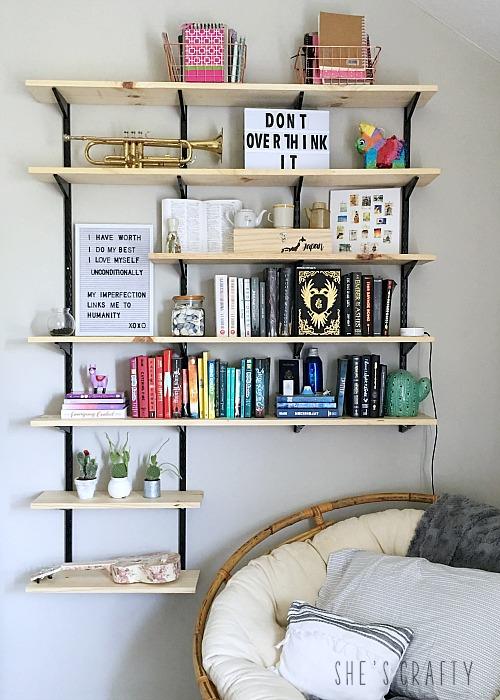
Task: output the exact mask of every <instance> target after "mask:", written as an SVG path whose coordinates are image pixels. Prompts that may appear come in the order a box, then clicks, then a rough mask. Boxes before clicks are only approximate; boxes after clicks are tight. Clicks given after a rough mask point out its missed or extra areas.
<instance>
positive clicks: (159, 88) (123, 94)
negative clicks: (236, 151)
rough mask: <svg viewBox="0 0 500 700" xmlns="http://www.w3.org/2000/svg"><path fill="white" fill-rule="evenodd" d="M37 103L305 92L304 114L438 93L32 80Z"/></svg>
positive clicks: (287, 100) (279, 96)
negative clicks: (316, 109)
mask: <svg viewBox="0 0 500 700" xmlns="http://www.w3.org/2000/svg"><path fill="white" fill-rule="evenodd" d="M26 87H27V88H28V90H29V91H30V93H31V94H32V96H33V97H34V98H35V100H37V102H43V103H46V104H48V103H55V97H54V93H53V92H52V88H57V90H59V92H60V93H61V95H62V96H63V97H64V99H65V100H66V101H67V102H69V103H70V104H80V105H148V106H167V107H174V106H177V105H178V104H179V97H178V90H182V93H183V98H184V102H185V104H186V105H187V106H188V107H202V106H206V107H212V106H217V107H291V106H292V105H293V103H294V100H295V98H296V97H297V95H298V93H299V92H303V93H304V109H308V108H311V107H322V108H328V107H354V108H358V107H369V108H372V109H379V108H385V107H405V106H406V105H407V104H408V103H409V102H410V101H411V100H412V99H413V97H414V96H415V94H416V93H417V92H420V99H419V101H418V106H419V107H422V106H424V105H425V104H427V102H428V101H429V100H430V99H431V98H432V97H433V96H434V95H435V94H436V92H437V90H438V88H437V86H436V85H301V84H298V83H295V84H294V83H292V84H290V83H285V84H267V83H264V84H261V83H241V84H234V85H231V84H227V83H211V84H203V85H201V84H193V83H169V82H133V81H125V82H121V81H114V80H27V81H26Z"/></svg>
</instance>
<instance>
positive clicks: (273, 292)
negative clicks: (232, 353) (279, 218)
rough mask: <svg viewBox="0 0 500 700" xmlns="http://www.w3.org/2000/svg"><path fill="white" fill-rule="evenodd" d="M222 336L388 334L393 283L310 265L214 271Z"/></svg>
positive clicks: (216, 314) (216, 317) (217, 326)
mask: <svg viewBox="0 0 500 700" xmlns="http://www.w3.org/2000/svg"><path fill="white" fill-rule="evenodd" d="M214 286H215V325H216V334H217V335H218V336H222V337H228V338H234V337H238V336H239V337H246V336H260V337H273V336H285V337H286V336H290V335H299V336H321V335H331V336H336V335H345V336H350V335H356V336H358V335H359V336H377V335H383V336H388V335H389V327H390V318H391V306H392V297H393V291H394V288H395V286H396V283H395V281H394V280H392V279H382V278H380V277H374V276H373V275H362V274H361V273H360V272H351V273H348V274H345V275H342V274H341V270H340V269H333V268H328V269H325V268H321V269H320V268H317V267H314V266H301V267H297V268H296V270H295V272H294V268H292V267H286V266H285V267H280V268H277V267H269V268H266V269H265V270H264V280H261V279H260V278H259V277H257V276H254V277H247V278H242V277H231V276H228V275H223V274H220V275H215V279H214Z"/></svg>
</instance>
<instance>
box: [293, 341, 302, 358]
mask: <svg viewBox="0 0 500 700" xmlns="http://www.w3.org/2000/svg"><path fill="white" fill-rule="evenodd" d="M303 348H304V343H294V344H293V359H294V360H300V354H301V352H302V350H303Z"/></svg>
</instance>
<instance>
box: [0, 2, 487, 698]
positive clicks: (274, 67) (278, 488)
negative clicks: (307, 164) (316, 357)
mask: <svg viewBox="0 0 500 700" xmlns="http://www.w3.org/2000/svg"><path fill="white" fill-rule="evenodd" d="M204 4H205V3H201V2H194V1H192V0H188V1H185V2H183V3H173V2H166V3H165V2H159V0H143V1H142V2H140V3H139V2H136V3H133V2H128V3H124V2H120V1H119V0H107V1H106V2H103V1H102V0H101V1H100V2H98V1H97V0H88V1H87V2H86V3H83V4H82V3H80V2H78V3H77V2H71V1H70V2H68V1H66V2H63V1H62V0H53V1H52V2H50V3H36V2H33V1H30V2H27V1H26V0H18V2H13V1H12V0H10V1H9V0H7V2H4V3H3V4H2V8H1V10H0V12H1V14H2V17H1V19H2V24H1V26H2V35H1V41H0V47H1V48H0V50H1V52H2V61H1V65H2V71H1V79H2V91H1V94H2V103H1V105H2V107H1V110H0V121H1V126H2V129H1V132H2V134H3V135H4V139H3V146H2V149H3V150H2V158H1V159H0V167H1V180H0V183H1V192H2V201H3V206H2V216H1V217H0V221H1V225H2V232H1V237H0V241H1V246H2V248H3V255H2V263H3V265H2V270H3V272H2V283H3V284H2V286H3V306H2V324H1V329H0V332H1V333H2V351H3V353H4V357H3V361H2V366H3V367H4V374H6V378H5V380H4V384H3V391H2V395H3V400H2V403H1V405H2V409H1V410H2V420H1V423H0V431H1V437H0V450H1V455H2V459H1V464H2V482H3V488H2V489H1V492H0V499H1V502H2V510H1V515H2V531H3V533H4V536H3V538H2V539H3V542H2V565H1V572H2V579H3V583H4V587H5V595H4V596H3V603H4V610H3V614H2V621H3V631H2V653H1V655H0V658H1V664H2V667H3V670H2V679H1V682H0V697H5V698H7V697H8V698H10V699H11V700H21V699H22V700H24V699H25V698H33V699H34V700H49V698H51V697H52V696H53V693H54V691H55V692H56V693H57V694H58V695H60V696H61V697H71V698H73V700H87V699H90V698H92V699H93V700H96V699H99V700H101V699H102V700H104V699H108V698H109V699H112V700H115V699H116V700H118V698H120V700H125V699H128V700H132V698H141V699H142V700H163V698H174V697H175V698H178V699H179V700H180V699H181V698H182V700H187V699H188V698H193V697H196V690H195V686H194V682H193V679H192V671H191V632H192V626H193V621H194V618H195V614H196V612H197V609H198V605H199V603H200V600H201V596H202V594H203V593H204V591H205V590H206V588H207V586H208V584H209V582H210V579H211V576H212V574H213V573H214V571H215V569H216V567H217V566H218V565H220V563H221V562H222V560H223V558H224V557H225V556H226V555H227V554H229V553H230V552H231V551H232V550H233V549H234V548H235V547H236V546H237V545H238V544H239V543H240V542H241V541H242V540H243V538H246V537H247V535H250V534H251V533H253V532H254V531H255V530H256V529H258V528H259V527H261V526H264V525H266V524H267V523H269V522H271V521H272V520H274V519H276V518H278V517H279V516H281V515H285V514H286V513H288V512H291V511H292V510H293V509H295V508H300V507H302V506H303V505H305V504H308V503H311V502H316V501H319V500H322V499H325V498H330V497H338V496H341V495H348V494H355V493H363V492H370V491H376V490H385V489H387V490H392V489H395V490H400V489H427V488H428V487H429V478H428V469H429V456H430V447H431V446H432V437H433V435H432V433H431V431H430V430H429V431H426V430H425V429H421V428H417V429H414V430H412V431H411V432H409V433H407V434H405V435H400V434H399V433H398V432H397V431H396V430H395V429H390V428H382V429H373V428H372V429H370V428H366V429H356V428H340V429H331V430H328V429H322V428H317V429H307V430H305V431H304V432H303V433H301V434H300V435H294V434H293V433H292V432H291V431H290V430H289V429H287V428H281V429H278V428H276V429H274V428H273V429H266V430H264V429H260V430H259V429H257V428H256V429H253V428H251V429H243V428H235V429H232V430H229V429H228V430H222V429H220V430H217V429H192V430H190V432H189V449H188V457H189V481H188V487H191V488H199V489H203V490H204V491H205V494H206V498H205V502H204V504H203V507H202V509H201V510H199V511H195V512H190V513H188V542H189V545H188V566H189V567H191V568H200V569H201V570H202V576H201V580H200V587H199V595H197V596H195V597H189V596H180V597H176V598H173V597H172V598H171V597H168V596H165V597H160V596H153V595H151V596H138V597H136V596H130V597H128V596H88V597H84V596H47V597H42V596H27V595H26V594H25V593H24V585H25V582H26V579H27V577H28V576H29V573H30V571H32V570H33V569H34V568H37V567H39V566H40V565H44V564H48V563H51V562H54V561H59V560H60V559H61V557H62V543H63V529H62V525H63V521H62V515H61V514H60V513H57V512H46V513H39V512H32V511H30V510H29V502H30V499H31V498H32V497H33V495H35V494H37V493H38V492H39V491H41V490H44V489H60V488H62V487H63V482H62V474H63V438H62V435H61V434H59V433H58V432H57V431H56V430H49V429H47V430H34V429H30V428H29V426H28V421H29V419H30V417H31V416H34V415H37V414H40V413H42V412H44V411H47V410H49V411H50V410H53V411H54V410H57V407H58V405H59V402H60V399H61V394H62V391H63V384H62V378H63V374H62V372H63V359H62V356H61V355H60V354H59V353H58V352H57V350H55V349H54V348H50V347H33V346H32V347H28V346H27V345H26V342H25V339H26V336H28V335H30V334H32V333H36V332H42V333H43V332H44V318H45V315H46V313H47V311H48V310H49V309H50V308H51V307H52V306H56V305H59V304H60V303H61V302H62V299H63V286H62V285H63V276H62V271H63V259H62V255H63V248H62V241H63V236H62V200H61V197H60V195H59V193H58V192H57V189H56V187H55V186H49V185H43V184H40V183H38V182H36V181H34V180H31V179H30V178H29V177H28V176H27V174H26V168H27V166H28V165H29V164H32V165H46V164H50V163H60V162H61V161H60V158H61V144H60V120H59V115H58V112H57V110H56V108H55V107H49V106H46V105H40V104H37V103H36V102H34V101H33V100H32V99H31V98H30V96H29V95H28V93H27V91H26V90H25V89H24V87H23V82H24V80H25V79H26V78H61V79H62V78H67V79H77V78H80V79H116V80H141V79H142V80H163V79H164V78H165V70H164V64H163V55H162V46H161V36H160V32H161V31H162V29H164V28H167V29H168V30H169V31H170V32H171V34H172V35H173V34H174V32H175V31H176V28H177V26H178V25H179V24H180V23H181V22H182V21H185V20H188V19H191V18H193V19H206V20H223V21H225V22H227V23H229V24H230V25H233V26H235V27H236V28H238V29H239V30H240V31H246V32H247V36H248V44H249V64H248V81H262V82H280V81H289V80H292V75H291V70H290V61H289V57H290V56H291V55H292V54H293V53H294V51H295V48H296V46H297V44H298V43H299V42H300V40H301V36H302V35H303V33H304V31H305V30H306V29H308V30H310V29H314V27H315V22H316V16H317V12H318V11H319V10H320V9H326V10H333V9H335V10H337V11H350V12H359V13H365V14H366V15H367V20H368V27H369V30H370V34H371V36H372V40H373V41H374V42H379V43H381V44H382V45H383V48H384V51H383V54H382V58H381V61H380V70H379V74H378V82H380V83H383V82H387V83H409V82H422V83H433V82H436V83H438V84H439V86H440V92H439V95H438V97H437V98H435V99H433V100H432V102H431V103H430V104H429V106H428V107H427V108H425V109H424V110H422V111H418V112H417V114H416V116H415V119H414V130H413V133H414V149H413V154H414V155H413V163H414V165H415V166H418V165H428V166H440V167H442V169H443V174H442V177H441V178H440V179H439V180H438V181H437V182H436V183H435V184H434V185H432V186H431V187H429V188H427V189H422V190H418V191H417V192H415V194H414V196H413V199H412V231H411V235H412V241H413V242H412V245H411V248H412V249H413V250H415V251H421V252H435V253H437V255H438V256H439V261H438V263H437V264H435V265H427V266H425V267H423V268H420V269H417V270H415V272H414V273H413V275H412V278H411V305H410V322H412V323H416V324H419V325H424V326H425V327H426V328H427V329H428V330H429V331H430V332H432V333H435V334H436V336H437V339H438V342H437V343H436V348H435V364H434V379H435V386H436V394H437V401H438V408H439V413H440V417H441V420H440V441H439V447H438V453H437V460H436V469H437V485H438V488H439V489H447V490H451V491H458V492H462V493H467V494H470V495H472V496H476V497H479V498H482V499H485V500H486V499H487V500H489V501H490V502H493V503H497V504H500V488H499V486H498V478H499V477H498V464H497V459H496V453H497V450H498V443H499V437H498V430H497V415H498V411H497V396H498V393H499V389H500V386H499V384H500V371H499V369H498V363H497V362H496V354H497V350H498V347H499V343H500V337H499V328H498V324H497V323H496V310H497V307H498V294H499V293H498V283H497V280H496V269H497V265H496V261H497V257H498V254H499V252H500V244H499V242H498V222H499V221H500V205H499V198H498V193H497V187H496V182H495V179H496V174H497V163H498V158H499V155H500V154H499V151H498V143H499V138H498V137H499V133H498V112H499V110H500V99H499V97H498V89H497V86H498V80H499V78H500V71H499V67H498V65H497V64H496V63H494V62H493V61H492V60H491V59H489V58H487V57H485V56H484V55H483V54H481V53H480V52H479V51H477V50H476V49H474V48H473V47H471V46H470V45H468V44H466V43H465V42H463V41H461V40H460V39H459V38H457V37H456V36H455V35H453V34H452V33H451V32H450V31H448V30H447V29H446V28H445V27H443V26H442V25H441V24H439V23H437V22H435V21H433V20H432V19H431V18H430V17H429V16H427V15H425V14H424V13H422V12H421V11H420V10H419V9H417V8H416V7H415V6H414V5H413V4H411V3H409V2H407V1H406V0H405V1H403V0H399V1H397V2H396V0H379V2H377V3H376V4H375V3H370V2H367V1H366V2H362V1H361V0H360V1H359V2H350V3H347V2H341V3H337V4H336V5H335V6H333V5H332V4H331V3H326V2H319V1H317V0H310V1H309V2H305V1H304V0H287V1H286V2H283V1H282V2H277V1H276V0H274V2H269V1H266V0H253V2H251V3H241V2H238V3H236V2H233V3H229V2H227V0H212V2H211V3H210V8H211V9H210V10H208V9H206V10H204V9H203V6H204ZM375 8H376V9H375ZM362 117H363V118H370V119H373V120H375V121H377V122H378V123H379V124H380V125H383V126H385V127H386V128H387V130H388V131H390V130H391V129H394V130H395V131H397V132H399V133H401V114H400V113H399V112H393V111H385V112H380V113H377V114H376V113H368V112H367V111H360V112H359V113H357V112H351V111H345V112H344V113H342V111H341V110H339V111H338V112H335V113H334V114H333V115H332V134H333V139H332V140H333V162H332V164H333V165H334V166H338V167H349V166H350V165H351V164H354V163H356V162H359V161H358V159H357V158H356V157H355V156H354V154H353V152H352V147H351V144H352V141H353V138H354V137H355V134H356V124H357V122H358V121H359V119H360V118H362ZM189 121H190V135H191V137H192V138H209V137H211V136H213V135H214V134H215V133H216V129H217V128H218V127H219V126H220V125H224V127H225V136H226V145H227V149H226V164H227V165H230V166H237V165H240V164H241V163H242V155H241V147H240V144H241V130H242V112H241V110H232V111H229V110H224V109H192V110H191V111H190V115H189ZM124 128H135V129H139V128H148V129H150V130H151V131H152V132H153V133H156V134H158V135H165V136H169V135H170V136H175V135H176V134H177V133H178V121H177V115H176V112H175V111H174V110H173V109H172V110H170V109H146V108H140V107H137V108H127V107H123V108H118V107H113V108H97V107H95V108H94V107H76V108H74V109H73V132H74V133H79V132H90V133H92V132H96V133H106V134H113V133H120V132H121V131H122V130H123V129H124ZM77 162H78V160H77V159H76V158H75V164H76V163H77ZM204 162H205V161H204V160H203V158H200V161H199V164H202V163H204ZM191 195H192V196H199V197H202V198H203V197H207V198H208V197H210V196H225V195H227V196H233V195H237V196H241V197H244V201H245V202H246V203H248V205H250V206H259V205H262V206H269V205H271V204H272V203H273V202H274V201H280V199H282V198H283V197H289V192H288V191H286V190H271V189H270V190H265V191H264V190H261V191H259V190H252V189H249V190H245V191H244V192H243V191H241V190H236V189H228V190H226V191H224V190H215V189H214V190H209V189H199V190H198V191H196V190H191ZM162 196H174V192H173V191H172V190H169V189H162V188H139V187H137V188H130V189H124V188H118V187H102V188H98V187H89V186H84V187H75V188H74V220H75V221H76V222H137V221H144V222H151V221H152V222H154V223H155V225H156V227H157V230H158V224H159V202H160V200H161V198H162ZM317 196H318V197H323V198H324V197H325V196H326V191H325V190H320V191H318V192H312V191H306V192H305V193H304V204H308V203H309V202H310V201H312V199H313V198H316V197H317ZM213 273H214V270H213V269H209V268H200V269H197V270H193V273H192V276H191V278H190V290H191V291H192V292H196V291H200V290H201V291H202V292H209V290H210V284H211V283H210V280H211V278H212V275H213ZM177 284H178V280H177V276H176V273H175V270H170V269H158V270H157V275H156V312H157V319H158V323H159V326H158V331H159V332H163V333H166V332H168V329H167V319H168V311H169V309H170V303H169V302H170V298H171V296H172V294H173V293H175V292H176V290H177ZM200 347H201V346H200ZM362 347H364V346H362ZM366 347H367V349H368V346H366ZM282 350H283V356H286V355H287V354H288V352H289V349H288V348H287V347H285V346H284V347H283V349H282ZM132 352H133V350H132V348H125V349H123V348H120V347H113V346H110V347H108V348H106V347H99V348H94V347H88V348H78V349H77V351H76V353H75V376H76V381H75V386H79V385H80V376H81V372H80V367H84V366H85V365H86V364H88V362H89V361H91V360H94V361H96V362H97V363H98V367H99V369H101V370H102V371H107V372H108V373H109V374H110V375H111V376H112V378H113V383H114V381H115V377H116V382H117V385H118V386H119V387H121V386H124V385H125V383H126V359H127V357H128V356H129V355H130V354H132ZM258 352H259V353H261V354H264V353H265V352H266V347H265V346H262V347H259V349H258ZM278 354H279V351H276V352H275V353H274V356H278ZM221 355H222V352H221ZM226 356H227V357H228V358H236V357H237V356H238V352H237V351H236V350H231V351H229V350H228V351H227V354H226ZM323 357H324V360H325V361H327V363H328V366H329V368H332V367H333V363H334V359H335V357H336V353H335V350H334V349H332V350H330V351H327V350H326V349H325V351H323ZM383 357H384V358H385V359H386V360H387V361H388V362H389V364H390V365H391V366H395V364H396V361H397V356H396V349H394V348H393V349H389V350H387V351H386V352H385V353H384V355H383ZM427 361H428V348H422V349H421V350H419V351H417V352H415V353H414V354H412V357H411V361H410V369H412V370H414V371H416V372H420V373H421V374H424V373H426V367H427ZM330 376H331V375H330ZM7 380H8V381H7ZM7 404H8V409H7ZM425 408H426V409H427V410H428V411H430V408H431V407H430V405H429V403H428V402H427V405H426V406H425ZM6 409H7V410H6ZM166 433H167V431H165V430H158V429H151V430H139V429H134V430H133V431H132V433H131V437H132V445H133V468H134V470H135V468H136V466H137V462H138V460H139V458H141V457H142V456H143V455H144V453H145V452H147V451H148V450H149V449H151V448H153V447H155V446H158V445H159V444H160V442H161V441H162V440H163V439H164V437H165V434H166ZM169 434H170V437H171V442H170V444H169V446H168V449H167V450H166V451H165V454H166V456H167V457H169V458H171V459H174V460H175V459H176V448H177V436H176V433H175V431H174V430H171V431H169ZM103 437H104V436H103V434H102V433H101V432H98V433H96V434H94V432H93V431H92V430H79V431H76V436H75V447H76V448H84V447H89V448H90V449H93V450H97V451H98V454H100V450H101V448H102V446H103ZM105 476H106V475H103V478H102V487H104V486H105V482H106V478H105ZM167 483H168V481H167V480H166V481H165V486H166V487H167V488H168V486H167ZM136 484H137V485H139V479H138V480H137V482H136ZM170 488H175V484H174V482H172V483H171V485H170ZM175 543H176V518H175V514H173V513H162V512H155V513H151V512H144V513H142V512H131V511H122V512H117V513H107V512H86V513H76V515H75V555H76V557H77V558H78V559H85V558H88V557H100V556H106V555H112V554H115V553H133V552H135V551H138V552H140V551H148V550H154V549H156V548H158V547H165V546H166V547H175Z"/></svg>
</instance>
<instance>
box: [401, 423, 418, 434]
mask: <svg viewBox="0 0 500 700" xmlns="http://www.w3.org/2000/svg"><path fill="white" fill-rule="evenodd" d="M414 427H415V426H414V425H400V426H399V432H400V433H406V432H407V431H408V430H411V429H412V428H414Z"/></svg>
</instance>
